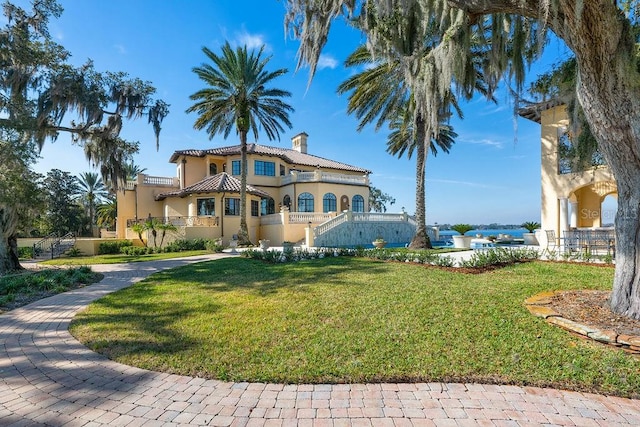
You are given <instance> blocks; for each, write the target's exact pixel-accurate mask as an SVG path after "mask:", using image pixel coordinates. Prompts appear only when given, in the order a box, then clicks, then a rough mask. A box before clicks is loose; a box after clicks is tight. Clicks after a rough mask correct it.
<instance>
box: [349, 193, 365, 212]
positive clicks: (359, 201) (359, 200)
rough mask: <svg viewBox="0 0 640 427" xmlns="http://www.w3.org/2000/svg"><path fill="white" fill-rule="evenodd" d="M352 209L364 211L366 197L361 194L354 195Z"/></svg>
mask: <svg viewBox="0 0 640 427" xmlns="http://www.w3.org/2000/svg"><path fill="white" fill-rule="evenodd" d="M351 210H352V211H354V212H364V197H362V196H361V195H359V194H356V195H355V196H353V200H352V201H351Z"/></svg>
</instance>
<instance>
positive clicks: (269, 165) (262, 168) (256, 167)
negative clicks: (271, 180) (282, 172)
mask: <svg viewBox="0 0 640 427" xmlns="http://www.w3.org/2000/svg"><path fill="white" fill-rule="evenodd" d="M253 173H254V174H255V175H263V176H276V164H275V163H274V162H263V161H262V160H256V161H255V162H253Z"/></svg>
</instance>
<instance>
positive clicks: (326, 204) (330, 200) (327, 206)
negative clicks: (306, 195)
mask: <svg viewBox="0 0 640 427" xmlns="http://www.w3.org/2000/svg"><path fill="white" fill-rule="evenodd" d="M337 209H338V203H337V199H336V195H335V194H333V193H327V194H325V195H324V197H322V212H324V213H327V212H335V211H336V210H337Z"/></svg>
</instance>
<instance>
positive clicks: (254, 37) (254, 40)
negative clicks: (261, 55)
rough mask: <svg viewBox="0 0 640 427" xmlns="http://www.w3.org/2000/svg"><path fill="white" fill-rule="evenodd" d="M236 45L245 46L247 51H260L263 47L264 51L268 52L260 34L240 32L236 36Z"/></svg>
mask: <svg viewBox="0 0 640 427" xmlns="http://www.w3.org/2000/svg"><path fill="white" fill-rule="evenodd" d="M236 43H237V44H238V45H239V46H247V50H252V49H260V48H261V47H262V46H265V50H268V46H267V43H266V42H265V41H264V36H263V35H262V34H250V33H248V32H247V31H246V30H242V32H240V33H238V34H237V35H236Z"/></svg>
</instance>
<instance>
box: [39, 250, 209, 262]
mask: <svg viewBox="0 0 640 427" xmlns="http://www.w3.org/2000/svg"><path fill="white" fill-rule="evenodd" d="M210 253H211V251H208V250H198V251H181V252H161V253H155V254H144V255H125V254H113V255H94V256H74V257H63V258H55V259H50V260H46V261H38V264H44V265H94V264H122V263H128V262H142V261H157V260H161V259H170V258H182V257H188V256H198V255H204V254H210Z"/></svg>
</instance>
